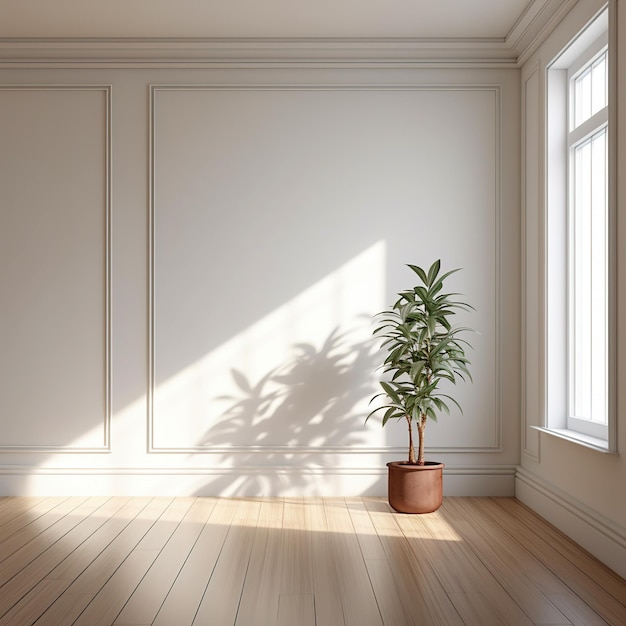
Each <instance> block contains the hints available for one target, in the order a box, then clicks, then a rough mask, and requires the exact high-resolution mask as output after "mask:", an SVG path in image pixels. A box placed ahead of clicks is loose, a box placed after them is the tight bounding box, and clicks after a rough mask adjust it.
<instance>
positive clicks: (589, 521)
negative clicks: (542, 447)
mask: <svg viewBox="0 0 626 626" xmlns="http://www.w3.org/2000/svg"><path fill="white" fill-rule="evenodd" d="M515 496H516V497H517V498H518V499H519V500H521V501H522V502H523V503H524V504H526V505H527V506H529V507H530V508H532V509H533V510H534V511H536V512H537V513H538V514H539V515H541V516H542V517H544V518H546V519H547V520H548V521H549V522H551V523H552V524H554V525H555V526H556V527H557V528H559V529H560V530H561V531H562V532H564V533H565V534H566V535H568V536H569V537H571V538H572V539H573V540H574V541H576V542H577V543H579V544H580V545H581V546H582V547H583V548H585V549H586V550H588V551H589V552H591V553H592V554H593V555H595V556H596V557H598V558H599V559H600V560H601V561H602V562H603V563H606V564H607V565H608V566H609V567H612V568H613V569H614V570H615V571H616V572H617V573H618V574H620V575H621V576H625V577H626V529H625V528H623V527H621V526H619V525H617V524H615V523H614V522H612V521H611V520H609V519H607V518H605V517H603V516H602V515H600V514H598V513H597V512H596V511H595V510H593V509H592V508H591V507H589V506H587V505H586V504H584V503H582V502H580V501H578V500H576V499H575V498H573V497H571V496H570V495H569V494H567V493H566V492H564V491H562V490H561V489H558V488H557V487H555V486H554V485H552V484H550V483H548V482H547V481H545V480H543V479H541V478H540V477H539V476H537V475H535V474H533V473H531V472H529V471H528V470H525V469H524V468H522V467H518V468H517V472H516V476H515Z"/></svg>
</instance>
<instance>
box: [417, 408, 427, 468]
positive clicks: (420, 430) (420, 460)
mask: <svg viewBox="0 0 626 626" xmlns="http://www.w3.org/2000/svg"><path fill="white" fill-rule="evenodd" d="M424 430H426V414H425V413H424V414H422V415H420V419H419V422H417V434H418V439H419V451H418V453H417V464H418V465H424Z"/></svg>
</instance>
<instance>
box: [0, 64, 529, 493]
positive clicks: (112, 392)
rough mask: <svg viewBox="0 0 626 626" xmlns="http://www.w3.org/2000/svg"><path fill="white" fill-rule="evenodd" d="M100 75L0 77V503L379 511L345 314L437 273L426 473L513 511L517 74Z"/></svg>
mask: <svg viewBox="0 0 626 626" xmlns="http://www.w3.org/2000/svg"><path fill="white" fill-rule="evenodd" d="M155 54H156V53H155ZM106 65H107V64H103V65H102V66H100V65H98V64H97V63H94V64H93V65H92V66H89V65H88V66H87V67H86V68H85V69H76V68H73V69H71V68H66V69H64V68H63V67H61V66H60V65H59V64H51V66H50V67H49V68H43V69H42V68H41V67H32V68H29V69H20V68H16V69H3V70H0V137H1V138H2V139H1V142H0V146H1V148H0V154H1V158H2V163H1V167H0V176H1V177H2V179H1V181H0V194H1V197H0V202H1V206H2V213H1V217H0V219H1V227H0V254H1V255H2V257H1V259H0V289H1V293H2V294H3V296H2V303H3V304H2V321H1V325H0V341H1V343H2V346H3V349H2V350H1V351H0V368H1V371H2V375H1V376H0V390H1V391H0V419H1V421H2V429H1V430H0V492H2V493H4V494H30V493H177V494H190V493H199V494H225V495H232V494H248V495H250V494H276V495H279V494H301V495H313V494H324V495H341V494H362V493H371V494H384V493H385V491H386V485H385V477H386V468H385V467H384V464H385V462H386V461H388V460H392V459H396V458H402V457H403V456H404V454H405V439H406V436H405V431H404V428H403V427H401V426H399V425H398V427H397V428H395V427H394V426H389V427H388V428H386V429H384V430H383V429H382V428H381V427H380V424H379V423H378V422H375V421H371V422H370V423H368V425H367V426H365V425H364V423H363V419H364V416H365V415H366V414H367V412H368V410H369V409H368V402H369V399H370V398H371V396H372V395H373V393H375V392H376V380H377V372H376V371H375V370H376V368H377V366H378V364H379V363H380V355H379V354H377V353H376V350H375V344H373V343H372V341H371V330H372V323H371V316H372V314H373V313H375V312H376V311H379V310H381V309H382V308H383V307H385V306H387V305H388V304H390V303H391V302H392V301H393V300H394V296H395V293H396V292H397V291H398V290H400V289H403V288H406V287H409V286H411V285H412V273H411V272H410V271H409V270H408V269H407V268H406V267H404V264H406V263H418V264H428V263H430V262H431V261H432V260H434V259H435V258H439V257H440V258H441V259H442V261H443V264H444V266H445V267H446V268H454V267H461V268H463V271H462V272H460V273H459V274H457V275H455V277H454V279H453V280H452V281H451V285H450V286H451V288H453V289H455V290H458V291H461V292H463V293H464V294H465V295H466V297H467V299H468V300H469V301H470V302H471V303H472V304H473V305H474V306H475V307H476V309H477V313H475V314H473V315H471V317H468V318H467V319H466V320H465V321H467V323H468V324H469V325H471V326H473V327H474V328H476V329H477V330H478V331H479V333H480V334H478V335H476V337H474V339H473V343H474V346H475V350H474V352H473V353H472V355H471V358H472V362H473V374H474V383H473V384H472V385H467V386H462V387H460V388H459V389H458V393H459V399H460V401H461V403H462V405H463V407H464V415H463V416H461V415H460V414H456V413H454V414H453V415H452V416H451V417H450V418H447V417H446V418H445V419H442V420H441V421H440V422H439V423H436V424H435V423H432V424H430V425H429V428H428V431H429V432H428V441H427V448H428V454H429V456H430V458H436V459H438V460H442V461H444V462H445V463H446V465H447V468H446V481H445V484H446V493H448V494H469V495H471V494H477V495H479V494H494V495H512V493H513V483H514V473H515V467H516V465H517V464H518V461H519V445H520V444H519V398H520V396H519V393H520V392H519V378H520V371H519V324H520V316H519V309H520V300H519V288H520V283H519V274H520V267H519V258H520V249H519V220H520V218H519V201H518V196H519V174H518V172H519V157H518V155H519V153H520V148H519V135H518V128H519V125H518V122H519V72H518V71H517V70H515V69H461V70H459V69H440V70H430V69H397V68H396V69H393V68H390V69H374V68H366V67H365V66H363V67H361V68H359V69H357V70H350V69H342V68H340V67H332V65H331V66H330V67H326V68H321V67H320V68H317V69H314V68H312V67H311V68H308V69H307V68H306V67H299V68H297V69H293V68H282V69H281V68H271V69H270V68H269V67H264V66H263V63H259V64H257V66H255V67H254V68H252V67H240V66H238V67H236V68H235V67H232V68H231V67H228V66H226V67H222V68H218V67H215V68H213V69H189V68H184V67H180V68H177V69H167V68H165V67H164V68H161V69H154V68H152V69H146V68H143V69H142V67H140V66H139V65H137V66H135V65H133V64H128V65H127V66H124V67H121V66H120V67H115V68H107V67H106Z"/></svg>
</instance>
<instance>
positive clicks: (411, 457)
mask: <svg viewBox="0 0 626 626" xmlns="http://www.w3.org/2000/svg"><path fill="white" fill-rule="evenodd" d="M405 417H406V421H407V424H408V427H409V463H410V464H411V465H415V464H416V463H415V447H414V446H413V424H412V423H411V417H410V416H409V415H405Z"/></svg>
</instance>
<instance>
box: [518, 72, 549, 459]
mask: <svg viewBox="0 0 626 626" xmlns="http://www.w3.org/2000/svg"><path fill="white" fill-rule="evenodd" d="M540 98H541V84H540V67H539V63H535V64H533V65H532V66H531V67H530V68H529V69H528V71H527V72H526V74H525V76H524V80H523V81H522V159H521V163H522V184H521V191H522V203H521V205H522V219H521V222H520V225H521V239H522V294H521V302H522V311H523V314H522V318H521V323H522V329H521V331H522V332H521V337H522V346H521V364H522V367H521V387H522V396H521V399H522V407H521V416H522V420H521V421H522V424H521V437H522V453H523V454H525V455H526V456H528V457H529V458H531V459H533V460H535V461H538V460H539V449H540V448H539V445H540V438H539V433H538V432H537V431H536V430H534V429H533V428H531V427H532V426H540V425H541V424H540V423H539V418H540V415H541V412H540V407H541V404H542V393H541V390H542V389H543V385H542V382H541V377H542V375H543V374H542V372H543V363H542V359H541V356H540V352H539V351H538V350H537V348H536V346H537V339H538V337H539V334H540V333H541V331H542V327H543V325H542V316H541V302H542V299H541V297H540V294H539V293H538V292H537V290H536V287H535V291H534V292H531V291H530V290H531V289H532V286H533V285H535V286H536V285H537V284H541V281H540V280H539V278H540V277H539V273H540V271H541V269H542V263H543V258H542V255H541V254H540V253H539V252H538V249H536V244H537V243H538V242H539V241H540V237H542V231H543V228H542V226H541V223H540V194H539V188H540V180H541V177H540V167H541V165H540V164H541V163H542V162H543V160H542V159H541V153H540V119H539V116H538V113H537V112H538V111H539V110H540V106H539V105H540ZM533 244H534V246H533ZM529 246H533V247H532V248H531V250H535V251H536V253H535V254H533V253H532V252H531V251H529ZM538 280H539V283H537V281H538Z"/></svg>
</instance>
